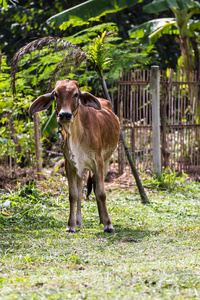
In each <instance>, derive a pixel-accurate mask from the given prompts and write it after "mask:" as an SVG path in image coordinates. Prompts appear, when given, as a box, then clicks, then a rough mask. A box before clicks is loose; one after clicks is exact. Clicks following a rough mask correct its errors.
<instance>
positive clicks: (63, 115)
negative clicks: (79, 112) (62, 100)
mask: <svg viewBox="0 0 200 300" xmlns="http://www.w3.org/2000/svg"><path fill="white" fill-rule="evenodd" d="M72 116H73V114H72V113H68V112H62V113H60V114H59V115H58V117H59V120H60V121H62V120H63V121H64V120H67V121H70V120H71V119H72Z"/></svg>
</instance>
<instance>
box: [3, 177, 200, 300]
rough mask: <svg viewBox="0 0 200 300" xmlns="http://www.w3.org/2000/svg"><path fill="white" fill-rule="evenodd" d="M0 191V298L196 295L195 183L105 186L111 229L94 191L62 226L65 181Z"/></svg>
mask: <svg viewBox="0 0 200 300" xmlns="http://www.w3.org/2000/svg"><path fill="white" fill-rule="evenodd" d="M45 185H46V186H45V187H44V184H43V187H39V188H35V187H34V186H25V187H22V188H19V190H18V191H17V192H13V193H12V192H11V193H10V194H6V195H5V194H4V195H3V193H2V194H1V200H0V204H1V203H4V202H5V201H6V200H9V201H11V204H12V205H11V207H10V208H5V209H2V208H0V209H1V210H0V299H4V300H6V299H26V300H28V299H40V300H41V299H200V184H199V183H190V184H189V183H187V184H186V183H184V182H182V183H181V185H179V186H178V187H177V188H175V189H173V190H172V191H169V190H168V191H167V190H166V191H159V190H157V189H148V190H147V193H148V196H149V198H150V201H151V204H150V205H143V204H141V203H140V197H139V195H138V193H137V191H136V189H131V190H129V191H119V190H112V191H108V192H107V196H108V210H109V213H110V216H111V219H112V223H113V226H114V228H115V233H114V234H108V233H104V232H103V226H102V225H99V219H98V213H97V207H96V203H95V199H94V196H92V197H91V199H90V201H83V202H82V210H83V228H82V229H78V230H77V232H76V233H75V234H72V233H66V232H65V228H66V224H67V216H68V212H69V203H68V199H67V198H68V192H67V188H66V187H65V183H63V182H61V181H55V180H52V181H50V182H46V183H45Z"/></svg>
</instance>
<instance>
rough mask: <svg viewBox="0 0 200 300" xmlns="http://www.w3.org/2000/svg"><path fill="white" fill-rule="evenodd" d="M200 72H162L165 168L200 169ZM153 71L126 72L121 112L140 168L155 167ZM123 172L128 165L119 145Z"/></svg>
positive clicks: (121, 88) (120, 85)
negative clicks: (199, 74) (199, 77)
mask: <svg viewBox="0 0 200 300" xmlns="http://www.w3.org/2000/svg"><path fill="white" fill-rule="evenodd" d="M197 75H198V74H197V72H187V71H186V72H184V71H181V72H175V71H173V70H170V71H169V72H167V71H162V72H160V107H161V109H160V111H161V113H160V117H161V153H162V167H168V166H169V167H170V168H171V169H175V170H176V171H181V170H184V171H190V170H196V171H200V81H199V80H198V76H197ZM151 76H152V75H151V71H150V70H148V71H144V70H142V71H134V70H131V71H122V72H120V73H119V80H118V103H117V114H118V117H119V120H120V123H121V126H122V128H123V131H124V133H125V137H126V141H127V144H128V146H129V149H130V151H131V153H132V156H133V158H134V162H135V165H136V167H137V169H139V170H141V171H143V170H146V169H150V170H153V156H152V155H153V151H152V147H153V146H152V95H151ZM118 156H119V171H120V173H123V171H124V169H125V167H126V161H125V155H124V153H123V149H122V147H119V153H118Z"/></svg>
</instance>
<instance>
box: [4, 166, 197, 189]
mask: <svg viewBox="0 0 200 300" xmlns="http://www.w3.org/2000/svg"><path fill="white" fill-rule="evenodd" d="M57 167H58V169H57V170H56V168H57ZM52 176H53V177H55V180H54V183H55V181H61V180H62V181H63V180H65V179H64V178H65V172H64V164H63V161H60V162H58V164H56V167H55V166H54V167H53V168H47V169H44V180H47V181H48V179H49V178H51V177H52ZM33 181H37V175H36V171H34V170H33V169H30V168H20V167H16V168H15V170H12V172H10V170H8V169H6V168H4V167H2V166H0V190H5V191H9V190H11V189H12V190H16V189H18V186H19V184H20V185H21V186H23V185H26V184H29V183H30V182H33ZM187 181H189V182H192V181H196V182H200V172H197V170H194V172H192V171H191V170H190V172H188V179H187ZM86 182H87V174H86V176H85V177H84V183H85V184H86ZM37 185H38V186H39V185H40V184H39V183H38V182H37ZM134 187H136V183H135V179H134V177H133V175H132V174H131V173H130V170H129V168H127V170H126V172H125V173H124V174H122V175H119V173H118V170H117V168H113V167H112V168H110V170H109V171H108V174H107V176H106V179H105V189H106V190H114V189H118V190H127V189H133V188H134Z"/></svg>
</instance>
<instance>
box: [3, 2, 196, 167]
mask: <svg viewBox="0 0 200 300" xmlns="http://www.w3.org/2000/svg"><path fill="white" fill-rule="evenodd" d="M93 1H94V2H95V0H91V1H90V4H91V5H92V3H93ZM173 1H175V0H173ZM188 1H189V0H188ZM110 2H112V1H107V4H108V3H110ZM125 2H126V1H125ZM125 2H123V1H122V0H120V1H119V0H118V2H116V3H120V5H121V7H122V6H123V5H122V4H123V3H125ZM137 2H138V3H137ZM158 2H159V1H158ZM189 2H190V1H189ZM189 2H187V3H189ZM193 2H195V1H193ZM126 3H129V4H130V3H136V4H135V5H134V6H127V7H126V8H124V9H121V8H120V11H119V7H120V6H119V7H118V8H116V9H115V10H113V12H111V11H110V13H108V14H106V13H103V14H101V17H97V18H92V19H90V21H82V20H80V18H78V19H77V17H75V16H72V19H73V20H74V21H73V22H74V23H73V22H71V23H68V22H64V23H62V24H61V25H60V26H59V27H56V26H54V25H55V24H54V25H53V26H51V25H52V24H51V22H48V23H47V20H48V19H49V18H50V17H52V16H54V15H55V14H59V13H61V12H62V11H64V10H67V9H69V8H70V7H73V6H75V5H78V4H84V1H81V0H80V1H77V0H76V1H75V0H70V1H64V0H60V1H50V2H49V1H46V0H37V1H34V2H33V1H30V0H28V1H23V0H22V1H20V2H16V1H5V0H4V1H1V2H0V24H1V35H0V60H1V63H0V72H1V75H0V76H1V77H0V93H1V99H0V114H1V123H0V128H1V129H0V130H1V139H0V143H1V150H0V151H1V152H0V157H1V160H3V161H9V162H10V164H11V165H12V162H13V160H14V161H18V162H19V163H22V164H23V163H29V162H30V161H31V159H32V157H33V155H34V150H33V148H32V146H31V145H32V141H33V123H32V120H30V119H29V117H28V113H27V111H28V106H29V104H30V102H31V101H32V100H33V99H34V98H35V97H37V96H38V95H39V94H41V93H45V92H46V90H47V87H48V82H49V80H50V78H51V75H52V73H53V71H54V69H55V67H56V66H57V65H58V64H59V62H60V61H62V59H64V57H65V56H66V55H68V54H69V49H65V50H62V51H57V50H58V49H55V48H53V47H46V48H44V49H42V50H40V51H35V52H32V53H31V54H28V53H27V54H25V55H24V56H23V57H22V58H21V60H20V61H19V65H18V69H17V74H16V82H15V83H16V94H15V95H13V93H12V89H11V86H10V62H11V58H12V57H13V55H14V54H15V53H16V51H17V50H18V49H19V48H21V47H23V46H25V45H27V44H28V43H30V42H32V41H34V40H36V39H38V38H42V37H46V36H53V37H62V38H64V39H67V40H68V41H69V42H71V43H73V44H75V45H78V46H79V47H81V48H82V50H83V51H85V52H86V53H88V55H89V57H91V58H92V56H93V58H95V59H99V58H98V57H97V56H95V53H94V51H97V49H100V48H101V46H102V42H100V44H99V47H100V48H98V47H97V42H98V36H100V39H101V38H102V37H103V34H105V32H108V31H109V32H113V34H109V35H108V37H107V38H106V43H104V46H103V47H104V49H103V48H102V49H103V50H102V53H103V54H102V55H103V56H102V57H101V59H100V60H99V62H100V64H101V66H102V67H103V71H104V76H105V78H106V80H107V84H108V86H109V89H110V91H111V86H112V87H113V91H112V92H113V95H114V97H116V91H117V89H116V88H117V87H116V81H117V78H118V69H122V68H123V69H127V68H128V69H129V68H140V69H149V68H150V66H151V65H153V64H157V65H159V66H160V68H161V69H166V68H176V67H177V63H178V59H179V57H180V54H181V49H180V48H179V44H178V41H177V40H176V36H175V35H174V34H167V33H166V32H164V33H163V34H162V35H160V36H159V37H158V38H157V39H156V40H155V41H154V43H150V42H149V39H148V37H147V36H143V37H141V38H138V36H135V37H134V38H130V37H129V34H130V30H132V31H133V29H134V30H135V29H136V28H138V26H140V25H141V24H144V23H148V22H149V21H151V20H153V19H156V18H167V17H170V18H172V17H173V12H172V10H171V9H168V10H164V11H162V10H160V12H157V13H154V12H153V13H152V12H151V13H149V12H146V11H144V10H143V7H144V6H146V5H148V4H150V3H151V1H150V0H144V1H142V2H140V1H134V0H129V1H127V2H126ZM197 19H198V15H197V14H196V15H194V20H197ZM135 32H136V31H135ZM197 32H198V30H197ZM196 43H197V44H198V43H199V40H198V38H197V40H196ZM100 51H101V49H100ZM71 61H73V60H71ZM95 64H96V65H97V62H96V61H94V64H88V62H85V61H84V62H83V63H82V65H79V66H78V68H77V67H75V66H74V64H73V63H71V64H70V62H69V60H68V62H66V65H65V68H63V67H62V68H60V70H59V73H58V74H57V75H56V76H55V78H54V80H52V86H53V84H54V81H55V80H56V79H58V78H59V79H61V78H66V77H68V78H78V81H79V83H80V86H81V88H82V89H88V90H91V91H92V92H93V93H94V94H100V95H101V93H102V92H101V86H100V83H99V79H98V76H97V74H96V72H95V68H94V67H95ZM98 68H99V66H98ZM51 113H52V110H51V109H50V110H49V111H48V112H47V114H46V113H45V114H40V117H41V123H42V124H43V128H44V127H45V128H47V126H46V122H47V115H50V114H51ZM47 132H48V130H47ZM44 135H45V133H44ZM44 135H43V136H44ZM29 152H30V153H29ZM6 153H7V155H9V157H10V158H9V159H8V158H7V156H6ZM28 153H29V154H28ZM27 158H28V161H27Z"/></svg>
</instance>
